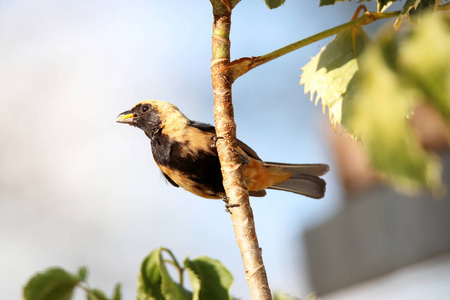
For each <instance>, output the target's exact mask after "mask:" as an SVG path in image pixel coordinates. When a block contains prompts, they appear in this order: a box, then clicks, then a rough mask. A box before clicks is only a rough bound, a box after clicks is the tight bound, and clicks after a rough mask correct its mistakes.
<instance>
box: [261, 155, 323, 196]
mask: <svg viewBox="0 0 450 300" xmlns="http://www.w3.org/2000/svg"><path fill="white" fill-rule="evenodd" d="M263 164H264V166H265V167H266V168H269V169H272V168H275V169H276V170H278V171H282V172H289V173H291V174H292V176H291V177H290V178H289V179H288V180H286V181H283V182H280V183H277V184H274V185H272V186H270V187H268V188H269V189H274V190H282V191H288V192H292V193H296V194H301V195H304V196H307V197H311V198H316V199H319V198H322V197H323V196H324V195H325V186H326V183H325V180H323V179H322V178H319V176H322V175H324V174H325V173H327V172H328V170H329V169H330V167H329V166H328V165H326V164H283V163H273V162H264V163H263Z"/></svg>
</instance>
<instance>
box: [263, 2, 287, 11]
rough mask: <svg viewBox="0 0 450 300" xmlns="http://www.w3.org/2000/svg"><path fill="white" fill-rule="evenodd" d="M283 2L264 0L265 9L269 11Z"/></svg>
mask: <svg viewBox="0 0 450 300" xmlns="http://www.w3.org/2000/svg"><path fill="white" fill-rule="evenodd" d="M285 1H286V0H265V2H266V5H267V7H268V8H270V9H273V8H277V7H279V6H281V5H283V4H284V2H285Z"/></svg>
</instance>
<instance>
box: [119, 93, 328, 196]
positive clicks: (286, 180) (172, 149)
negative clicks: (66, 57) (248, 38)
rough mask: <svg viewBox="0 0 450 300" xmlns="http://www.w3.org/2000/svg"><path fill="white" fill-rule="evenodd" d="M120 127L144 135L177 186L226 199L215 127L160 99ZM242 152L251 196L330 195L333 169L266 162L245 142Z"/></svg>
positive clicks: (137, 109) (130, 114) (127, 116)
mask: <svg viewBox="0 0 450 300" xmlns="http://www.w3.org/2000/svg"><path fill="white" fill-rule="evenodd" d="M117 122H118V123H124V124H129V125H132V126H136V127H138V128H140V129H142V130H143V131H144V133H145V134H146V135H147V137H148V138H149V139H150V144H151V148H152V153H153V158H154V159H155V162H156V164H157V165H158V167H159V169H160V170H161V171H162V173H163V175H164V177H165V178H166V179H167V180H168V181H169V182H170V183H171V184H172V185H174V186H175V187H182V188H184V189H185V190H187V191H189V192H191V193H193V194H195V195H198V196H200V197H204V198H210V199H221V198H222V199H224V198H225V196H226V195H225V191H224V188H223V185H222V173H221V170H220V162H219V158H218V155H217V149H216V145H215V141H216V140H217V138H216V131H215V128H214V126H212V125H209V124H205V123H200V122H196V121H191V120H189V119H188V118H186V116H185V115H184V114H182V113H181V112H180V111H179V110H178V108H177V107H176V106H175V105H173V104H170V103H168V102H164V101H160V100H146V101H143V102H141V103H138V104H137V105H136V106H134V107H133V108H132V109H131V110H127V111H125V112H123V113H121V114H120V115H118V116H117ZM238 151H239V153H240V155H241V159H242V163H243V174H244V178H245V181H246V184H247V188H248V191H249V194H250V196H256V197H262V196H265V195H266V191H265V189H275V190H283V191H288V192H293V193H297V194H301V195H305V196H307V197H311V198H322V197H323V196H324V194H325V181H324V180H323V179H321V178H319V176H321V175H324V174H325V173H326V172H328V170H329V167H328V165H326V164H283V163H274V162H264V161H262V160H261V159H260V158H259V156H258V155H257V154H256V152H255V151H253V149H251V148H250V147H249V146H247V145H246V144H244V143H243V142H241V141H240V140H238Z"/></svg>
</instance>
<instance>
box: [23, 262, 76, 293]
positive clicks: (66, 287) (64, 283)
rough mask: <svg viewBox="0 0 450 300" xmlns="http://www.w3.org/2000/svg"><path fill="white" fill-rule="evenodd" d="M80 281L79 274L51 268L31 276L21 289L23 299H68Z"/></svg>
mask: <svg viewBox="0 0 450 300" xmlns="http://www.w3.org/2000/svg"><path fill="white" fill-rule="evenodd" d="M80 282H81V278H80V277H79V276H76V275H73V274H70V273H68V272H66V271H65V270H63V269H61V268H52V269H48V270H46V271H44V272H43V273H38V274H36V275H35V276H33V277H32V278H31V279H30V281H29V282H28V283H27V284H26V286H25V288H24V290H23V298H24V300H69V299H71V298H72V293H73V289H74V288H75V287H76V285H77V284H78V283H80Z"/></svg>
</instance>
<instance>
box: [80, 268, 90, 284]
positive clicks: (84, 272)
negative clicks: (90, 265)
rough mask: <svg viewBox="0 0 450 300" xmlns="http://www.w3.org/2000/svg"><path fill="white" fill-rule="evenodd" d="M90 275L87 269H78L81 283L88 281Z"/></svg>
mask: <svg viewBox="0 0 450 300" xmlns="http://www.w3.org/2000/svg"><path fill="white" fill-rule="evenodd" d="M87 275H88V270H87V268H86V267H81V268H79V269H78V277H79V278H80V280H81V281H86V278H87Z"/></svg>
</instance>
